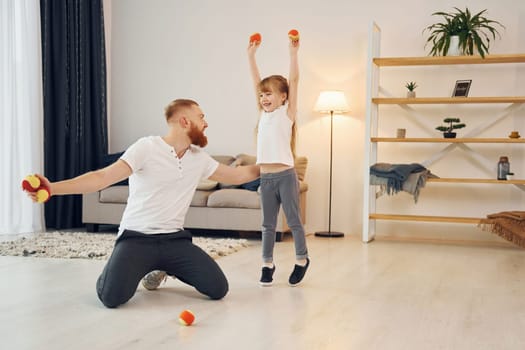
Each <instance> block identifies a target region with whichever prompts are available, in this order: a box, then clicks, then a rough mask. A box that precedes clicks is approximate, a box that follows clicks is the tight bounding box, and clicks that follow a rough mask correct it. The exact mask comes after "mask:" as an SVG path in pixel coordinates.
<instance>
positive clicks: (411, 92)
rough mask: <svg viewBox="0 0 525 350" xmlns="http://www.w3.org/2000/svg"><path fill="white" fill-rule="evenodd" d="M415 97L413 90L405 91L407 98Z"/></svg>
mask: <svg viewBox="0 0 525 350" xmlns="http://www.w3.org/2000/svg"><path fill="white" fill-rule="evenodd" d="M414 97H416V92H415V91H407V98H414Z"/></svg>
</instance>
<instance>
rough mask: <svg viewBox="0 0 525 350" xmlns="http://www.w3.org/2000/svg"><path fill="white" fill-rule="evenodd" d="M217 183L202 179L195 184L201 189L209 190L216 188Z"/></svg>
mask: <svg viewBox="0 0 525 350" xmlns="http://www.w3.org/2000/svg"><path fill="white" fill-rule="evenodd" d="M218 184H219V183H218V182H217V181H213V180H209V179H202V180H201V181H200V182H199V184H198V185H197V189H198V190H201V191H211V190H214V189H216V188H217V185H218Z"/></svg>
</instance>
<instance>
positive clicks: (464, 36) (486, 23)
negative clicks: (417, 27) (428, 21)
mask: <svg viewBox="0 0 525 350" xmlns="http://www.w3.org/2000/svg"><path fill="white" fill-rule="evenodd" d="M454 9H455V10H456V11H455V12H434V13H433V14H432V16H442V17H443V22H438V23H434V24H432V25H430V26H428V27H426V28H425V29H424V30H423V31H429V32H430V36H429V37H428V39H427V42H426V44H425V47H426V45H428V44H430V43H432V49H431V50H430V53H429V55H432V56H439V55H442V56H446V55H451V53H450V51H449V49H450V48H452V47H453V43H452V41H454V39H452V38H453V37H457V39H456V40H457V42H458V48H459V52H458V54H464V55H474V53H475V51H477V52H478V53H479V55H480V56H481V57H483V58H484V57H485V54H488V53H489V46H490V40H491V37H492V39H494V40H495V39H496V35H497V36H498V37H501V36H500V34H499V32H498V30H497V28H496V26H499V27H501V28H505V27H504V26H503V25H502V24H501V23H499V22H498V21H494V20H491V19H488V18H487V17H485V16H484V14H485V12H486V11H487V9H485V10H483V11H481V12H478V13H476V14H474V15H472V14H471V12H470V10H469V9H468V7H467V8H465V10H464V11H463V10H460V9H459V8H457V7H454Z"/></svg>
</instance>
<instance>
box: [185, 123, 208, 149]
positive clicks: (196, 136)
mask: <svg viewBox="0 0 525 350" xmlns="http://www.w3.org/2000/svg"><path fill="white" fill-rule="evenodd" d="M188 137H189V138H190V141H191V144H192V145H195V146H199V147H206V145H207V144H208V138H207V137H206V135H204V131H201V130H199V128H197V127H196V126H195V124H193V123H191V127H190V131H189V132H188Z"/></svg>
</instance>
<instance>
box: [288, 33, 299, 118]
mask: <svg viewBox="0 0 525 350" xmlns="http://www.w3.org/2000/svg"><path fill="white" fill-rule="evenodd" d="M289 48H290V73H289V77H288V118H290V119H291V120H292V121H293V122H295V119H296V117H297V95H298V94H297V89H298V87H299V60H298V58H297V53H298V51H299V37H297V38H290V44H289Z"/></svg>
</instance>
